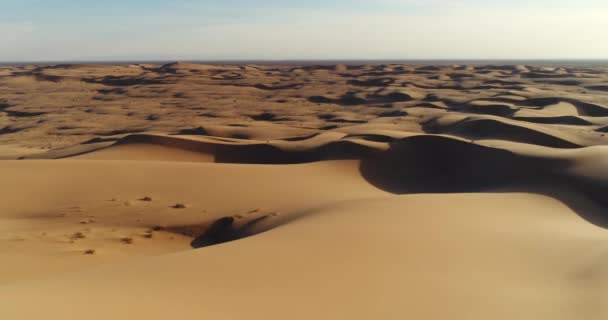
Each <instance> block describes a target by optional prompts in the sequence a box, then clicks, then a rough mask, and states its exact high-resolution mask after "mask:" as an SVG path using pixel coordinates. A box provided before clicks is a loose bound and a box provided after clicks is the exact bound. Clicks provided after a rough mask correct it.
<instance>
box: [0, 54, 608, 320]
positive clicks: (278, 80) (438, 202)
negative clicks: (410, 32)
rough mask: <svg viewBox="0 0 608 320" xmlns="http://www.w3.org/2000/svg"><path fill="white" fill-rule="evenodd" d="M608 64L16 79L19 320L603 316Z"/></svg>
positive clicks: (5, 167) (116, 72)
mask: <svg viewBox="0 0 608 320" xmlns="http://www.w3.org/2000/svg"><path fill="white" fill-rule="evenodd" d="M607 83H608V69H604V68H600V67H594V68H582V67H567V66H563V67H558V68H545V67H538V66H482V65H475V66H473V65H472V66H458V65H453V66H418V65H364V66H346V65H337V66H278V65H273V66H261V65H246V66H229V65H222V66H210V65H200V64H190V63H173V64H168V65H164V66H160V65H121V66H111V65H59V66H47V67H39V66H14V67H10V66H9V67H1V68H0V159H1V160H0V177H2V185H1V190H0V191H1V192H0V261H2V268H1V269H0V270H2V272H0V318H1V319H34V318H43V319H66V318H67V319H72V318H83V319H139V318H146V319H167V318H175V319H180V318H213V319H244V318H248V319H407V318H416V319H446V318H449V319H552V320H553V319H604V318H606V317H608V306H607V305H606V303H605V300H606V299H605V298H606V294H607V292H608V271H607V270H608V232H607V231H606V228H607V227H608V215H606V206H608V200H606V198H605V195H604V190H606V187H608V170H607V169H606V168H607V167H606V161H607V159H608V147H606V146H605V145H606V144H607V143H608V137H606V136H605V132H607V131H608V129H606V128H608V93H606V91H605V90H601V88H603V86H605V85H606V84H607Z"/></svg>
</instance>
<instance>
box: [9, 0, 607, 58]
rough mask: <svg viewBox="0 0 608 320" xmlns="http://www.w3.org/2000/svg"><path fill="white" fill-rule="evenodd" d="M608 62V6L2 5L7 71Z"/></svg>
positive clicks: (414, 2)
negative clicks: (104, 65)
mask: <svg viewBox="0 0 608 320" xmlns="http://www.w3.org/2000/svg"><path fill="white" fill-rule="evenodd" d="M257 59H263V60H303V59H304V60H308V59H310V60H326V59H327V60H333V59H338V60H340V59H375V60H382V59H426V60H429V59H452V60H454V59H608V0H576V1H573V0H485V1H484V0H455V1H448V0H373V1H372V0H351V1H346V0H334V1H331V0H283V1H279V0H265V1H261V0H200V1H193V0H164V1H160V0H0V61H5V62H7V61H92V60H123V61H124V60H257Z"/></svg>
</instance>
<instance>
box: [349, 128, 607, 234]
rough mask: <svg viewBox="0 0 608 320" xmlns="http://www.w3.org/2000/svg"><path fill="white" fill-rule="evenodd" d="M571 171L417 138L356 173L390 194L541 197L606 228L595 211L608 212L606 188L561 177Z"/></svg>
mask: <svg viewBox="0 0 608 320" xmlns="http://www.w3.org/2000/svg"><path fill="white" fill-rule="evenodd" d="M570 165H571V162H570V161H569V160H563V159H553V158H543V157H531V156H522V155H518V154H515V153H513V152H510V151H507V150H503V149H497V148H491V147H485V146H479V145H476V144H472V143H468V142H465V141H459V140H455V139H451V138H447V137H441V136H416V137H409V138H405V139H402V140H398V141H395V142H393V143H391V144H390V148H389V150H387V151H384V152H382V153H379V154H376V155H373V156H371V157H367V158H364V159H363V160H362V161H361V164H360V172H361V175H362V176H363V177H364V178H365V179H366V180H367V181H368V182H369V183H371V184H372V185H374V186H375V187H377V188H379V189H382V190H384V191H387V192H390V193H393V194H417V193H472V192H532V193H537V194H543V195H547V196H550V197H552V198H555V199H558V200H559V201H561V202H563V203H564V204H566V205H567V206H569V207H570V208H571V209H572V210H574V211H575V212H576V213H577V214H578V215H579V216H580V217H581V218H583V219H585V220H586V221H588V222H590V223H592V224H594V225H596V226H600V227H603V228H608V219H607V218H608V215H606V214H604V213H603V210H599V209H598V208H605V207H606V206H608V200H606V199H605V196H603V193H604V192H603V190H606V187H608V183H606V182H605V181H601V180H591V179H588V178H585V177H579V176H573V175H566V174H565V173H564V172H566V171H567V170H566V169H567V168H568V167H569V166H570ZM497 190H498V191H497ZM567 190H576V191H577V192H576V193H573V192H568V191H567ZM577 194H578V195H577ZM589 200H591V201H589Z"/></svg>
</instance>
